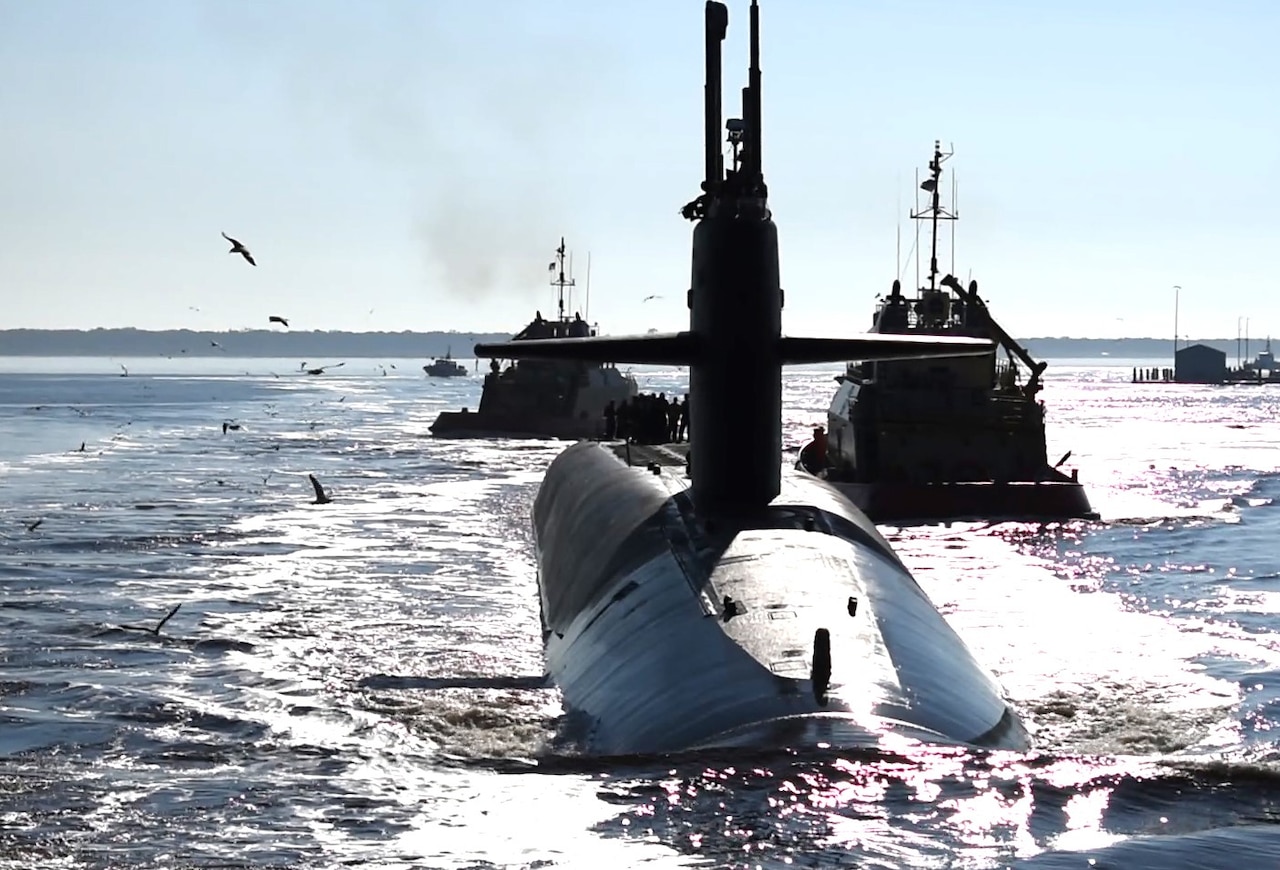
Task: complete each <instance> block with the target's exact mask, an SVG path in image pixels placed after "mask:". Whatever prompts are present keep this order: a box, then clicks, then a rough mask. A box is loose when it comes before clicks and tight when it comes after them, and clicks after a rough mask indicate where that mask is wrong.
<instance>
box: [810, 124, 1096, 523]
mask: <svg viewBox="0 0 1280 870" xmlns="http://www.w3.org/2000/svg"><path fill="white" fill-rule="evenodd" d="M950 156H951V154H950V153H946V154H944V153H943V152H942V146H941V143H938V142H935V143H934V152H933V159H932V160H931V161H930V162H929V170H930V174H929V177H928V178H926V179H925V180H924V182H923V183H921V185H920V188H921V189H922V190H924V191H926V192H927V193H928V194H929V197H928V201H929V206H928V207H927V208H924V209H921V210H920V211H919V212H912V214H911V217H912V218H913V219H915V220H925V221H928V222H929V223H930V225H931V228H932V236H933V239H932V251H931V255H930V259H929V277H928V283H927V284H926V285H925V286H922V287H920V288H919V290H918V291H917V293H916V294H915V295H914V296H909V295H907V294H905V293H904V292H903V291H902V284H901V282H900V281H896V280H895V281H894V282H893V287H892V290H891V291H890V293H889V295H888V297H887V298H884V299H882V300H880V303H879V305H878V306H877V307H876V311H875V314H874V316H873V318H872V327H871V331H872V332H874V333H882V334H883V333H891V334H900V335H938V336H945V335H953V336H973V337H981V338H987V339H990V340H991V341H993V342H995V344H996V349H995V350H994V351H993V352H992V353H990V354H984V355H981V356H970V357H937V358H933V359H915V360H886V361H878V362H868V363H863V364H861V365H859V364H853V363H850V364H849V365H847V366H846V370H845V373H844V374H843V375H840V376H838V377H837V378H836V380H837V382H839V384H840V386H839V387H838V388H837V390H836V394H835V397H834V398H833V399H832V401H831V406H830V408H829V410H828V413H827V423H828V425H827V430H826V431H825V432H824V431H823V430H822V429H821V427H818V428H817V429H815V432H814V439H813V440H812V441H810V442H809V443H808V444H806V445H805V446H804V448H803V449H802V450H801V452H800V458H799V460H798V462H797V467H799V468H802V469H804V470H807V471H809V472H811V473H813V474H816V475H818V476H820V477H822V478H824V479H826V480H828V481H830V482H832V483H835V484H837V485H838V486H839V488H840V489H841V490H842V491H844V492H845V494H846V495H847V496H848V497H849V498H851V499H852V500H853V502H854V503H855V504H857V505H858V507H859V508H861V509H862V510H863V511H864V512H865V513H866V514H867V516H868V517H869V518H870V519H871V520H872V521H873V522H876V523H908V522H942V521H949V520H959V519H993V520H994V519H1014V520H1018V519H1022V520H1054V519H1070V518H1076V517H1083V518H1090V519H1093V518H1096V517H1097V514H1096V513H1095V512H1094V511H1093V509H1092V507H1091V506H1090V504H1089V498H1088V496H1087V495H1086V493H1085V491H1084V487H1083V486H1082V485H1081V484H1080V482H1079V479H1078V475H1077V473H1076V472H1075V471H1074V470H1073V471H1072V472H1071V473H1070V474H1067V473H1066V472H1064V471H1063V470H1061V466H1062V465H1063V463H1065V462H1066V460H1067V459H1068V458H1069V457H1070V455H1071V454H1070V451H1068V452H1067V454H1066V455H1065V456H1063V457H1062V459H1060V460H1058V462H1057V463H1056V464H1054V465H1050V464H1049V462H1048V457H1047V452H1046V451H1047V448H1046V446H1045V408H1044V402H1043V401H1040V400H1039V399H1038V398H1037V394H1038V393H1039V392H1040V390H1041V389H1042V387H1043V384H1042V383H1041V376H1042V375H1043V374H1044V370H1045V367H1046V365H1047V364H1046V363H1044V362H1039V361H1036V360H1034V359H1032V357H1031V355H1030V354H1029V353H1028V352H1027V350H1026V348H1024V347H1022V345H1020V344H1019V343H1018V342H1017V341H1016V340H1014V339H1013V338H1012V337H1011V336H1010V335H1009V334H1008V333H1007V332H1005V330H1004V329H1002V328H1001V326H1000V324H999V323H997V322H996V320H995V318H994V317H993V316H992V315H991V312H990V310H989V309H988V308H987V305H986V302H984V301H983V299H982V298H981V297H980V296H979V295H978V282H976V281H970V282H969V286H968V287H967V288H966V287H963V286H961V284H960V282H959V281H958V280H956V278H955V277H954V276H952V275H946V276H943V277H939V271H938V222H939V221H940V220H951V221H954V220H955V219H956V215H955V213H954V211H953V210H949V209H947V208H944V207H943V206H942V204H941V199H940V188H941V183H940V182H941V176H942V164H943V162H944V161H945V160H946V159H947V158H948V157H950ZM1001 356H1003V357H1004V359H1000V357H1001Z"/></svg>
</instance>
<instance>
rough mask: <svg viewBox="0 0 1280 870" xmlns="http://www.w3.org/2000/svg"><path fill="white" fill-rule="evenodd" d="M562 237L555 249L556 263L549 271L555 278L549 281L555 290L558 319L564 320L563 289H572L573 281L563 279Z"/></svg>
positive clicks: (563, 251)
mask: <svg viewBox="0 0 1280 870" xmlns="http://www.w3.org/2000/svg"><path fill="white" fill-rule="evenodd" d="M564 253H565V250H564V236H561V237H560V247H558V248H556V261H555V262H554V263H552V264H551V269H552V271H553V272H555V273H556V277H554V278H552V279H551V286H552V287H555V288H556V291H557V298H556V310H557V312H558V313H559V319H560V320H562V321H563V320H564V319H565V318H564V291H565V288H566V287H568V288H572V287H573V286H574V280H573V279H572V278H565V276H564Z"/></svg>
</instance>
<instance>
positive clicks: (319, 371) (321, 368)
mask: <svg viewBox="0 0 1280 870" xmlns="http://www.w3.org/2000/svg"><path fill="white" fill-rule="evenodd" d="M303 365H304V366H305V363H304V364H303ZM345 365H346V363H345V362H340V363H330V364H329V365H327V366H316V367H314V368H309V369H308V368H304V369H303V371H305V372H306V373H307V374H309V375H322V374H324V370H325V369H340V368H342V367H343V366H345Z"/></svg>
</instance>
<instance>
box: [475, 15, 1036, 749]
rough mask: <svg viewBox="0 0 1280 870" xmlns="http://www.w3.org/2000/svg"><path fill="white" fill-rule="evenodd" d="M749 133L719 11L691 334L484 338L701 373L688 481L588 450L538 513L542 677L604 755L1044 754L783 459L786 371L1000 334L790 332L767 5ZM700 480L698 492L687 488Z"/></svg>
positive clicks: (850, 512) (849, 520) (712, 31)
mask: <svg viewBox="0 0 1280 870" xmlns="http://www.w3.org/2000/svg"><path fill="white" fill-rule="evenodd" d="M750 22H751V24H750V68H749V73H748V84H747V87H746V88H745V89H744V93H743V117H742V118H741V119H731V120H729V122H728V123H727V124H726V125H725V126H726V127H727V128H728V131H729V143H730V145H731V148H732V159H731V162H730V165H729V166H728V167H726V166H725V160H724V156H723V155H722V149H721V146H720V141H719V137H720V130H721V106H720V92H721V84H720V49H721V43H722V42H723V40H724V37H725V33H726V29H727V26H728V9H727V7H726V6H725V5H724V4H723V3H719V2H715V0H709V2H707V4H706V12H705V27H706V59H707V65H706V69H707V75H706V90H705V121H706V138H705V154H704V157H705V178H704V181H703V183H702V193H701V194H700V195H699V196H698V197H697V198H696V199H695V200H693V201H692V202H690V203H689V204H688V205H686V206H685V208H684V215H685V217H686V218H688V219H690V220H693V221H696V225H695V227H694V231H693V246H692V247H693V262H692V284H691V288H692V289H690V290H689V294H688V307H689V310H690V317H689V329H688V330H686V331H684V332H680V333H674V334H668V335H646V336H634V337H603V336H602V337H591V338H570V339H548V340H531V341H521V342H509V343H498V344H482V345H477V347H476V353H477V355H479V356H486V357H499V358H555V359H581V360H600V361H614V362H629V363H668V364H678V365H687V366H689V370H690V388H689V405H690V412H691V421H690V455H689V463H688V468H687V469H686V468H684V467H678V468H676V467H663V466H660V465H657V464H649V465H647V466H644V467H635V466H631V465H630V464H629V463H628V461H627V459H626V457H627V456H628V455H629V454H628V453H627V452H626V450H625V448H618V447H614V446H609V445H605V444H600V443H596V442H585V441H584V442H580V443H578V444H576V445H574V446H572V447H570V448H568V449H567V450H565V451H564V452H563V453H561V454H560V455H559V456H558V457H557V458H556V459H555V460H554V461H553V462H552V463H551V465H550V466H549V468H548V469H547V472H546V476H545V478H544V480H543V483H542V486H541V488H540V489H539V491H538V495H537V497H536V499H535V502H534V507H533V525H534V532H535V538H536V544H537V549H538V569H539V577H538V581H539V583H538V585H539V595H540V599H541V611H542V627H543V640H544V646H545V654H546V662H547V670H548V674H549V675H550V676H551V678H552V679H553V680H554V681H555V683H556V684H557V686H558V687H559V688H560V690H561V692H562V694H563V697H564V701H565V705H566V707H567V708H568V709H569V710H570V711H571V712H573V713H574V714H576V715H575V717H574V718H575V720H577V721H580V722H584V723H585V724H586V731H585V733H584V734H583V735H582V737H581V742H582V744H583V748H584V749H585V750H587V751H589V752H592V753H596V754H629V753H647V752H666V751H678V750H685V749H693V748H701V747H712V746H717V747H719V746H779V745H797V744H807V743H816V742H823V743H828V744H831V745H838V746H850V745H875V744H876V743H877V742H878V741H879V740H880V739H881V738H882V737H883V736H885V735H887V734H898V735H907V736H911V737H916V738H919V739H925V740H931V741H944V742H957V743H968V744H975V745H983V746H992V747H1006V748H1019V747H1024V746H1026V745H1027V744H1028V737H1027V734H1026V731H1025V729H1024V727H1023V725H1022V722H1021V721H1020V719H1019V718H1018V716H1017V714H1016V712H1015V711H1014V710H1013V709H1012V708H1011V707H1010V706H1009V704H1008V703H1007V702H1006V700H1005V699H1004V697H1003V693H1002V691H1001V689H1000V687H999V685H998V684H997V682H996V680H995V679H994V677H993V676H992V675H991V674H990V673H989V672H987V671H986V670H984V669H983V668H982V667H981V666H980V665H979V664H978V662H977V661H976V660H975V659H974V657H973V655H972V654H971V653H970V651H969V650H968V648H967V647H966V646H965V644H964V642H963V641H962V640H961V639H960V638H959V636H958V635H956V633H955V632H954V631H953V630H952V628H951V627H950V626H949V625H948V624H947V622H946V620H945V619H943V617H942V616H941V615H940V614H939V613H938V611H937V609H936V608H935V607H934V606H933V604H932V603H931V602H930V601H929V598H928V596H927V595H926V594H925V593H924V592H923V590H922V589H921V588H920V587H919V586H918V585H917V583H916V582H915V580H914V578H912V576H911V574H910V573H909V572H908V571H907V569H906V568H905V566H904V565H903V564H902V562H901V561H900V560H899V559H898V557H897V556H896V554H895V553H894V552H893V550H892V548H891V547H890V546H889V544H888V542H887V541H886V540H885V539H884V538H883V537H882V536H881V535H880V534H879V533H878V532H877V531H876V529H875V527H874V525H873V524H872V523H871V522H870V521H869V520H868V519H867V518H866V516H864V515H863V514H862V513H861V512H860V511H859V510H858V509H857V508H856V507H855V506H854V505H853V504H852V503H851V502H850V501H849V500H848V499H847V498H846V497H845V496H843V495H841V493H840V492H839V491H837V490H836V489H834V488H833V487H831V486H830V485H828V484H826V483H825V482H824V481H821V480H818V479H816V478H814V477H812V476H810V475H808V474H805V473H803V472H800V471H795V470H792V469H786V470H784V468H783V465H782V445H781V419H782V414H781V412H782V367H783V366H784V365H786V364H790V363H812V362H841V361H844V360H847V359H877V360H879V359H899V358H912V357H925V356H949V357H954V356H956V355H964V354H983V353H990V352H991V349H992V347H993V345H992V344H991V342H989V341H986V340H983V339H973V338H950V339H947V338H937V337H933V336H897V335H892V336H891V335H864V336H858V337H854V338H846V339H828V338H794V337H784V336H783V335H782V329H781V315H782V308H783V303H784V299H783V292H782V289H781V283H780V269H779V262H778V236H777V228H776V225H775V224H774V222H773V218H772V214H771V212H770V210H769V207H768V191H767V187H766V185H765V182H764V175H763V167H762V164H761V142H762V136H761V126H762V125H761V121H762V111H761V71H760V63H759V50H760V41H759V7H758V2H757V0H752V3H751V19H750ZM686 474H687V477H686Z"/></svg>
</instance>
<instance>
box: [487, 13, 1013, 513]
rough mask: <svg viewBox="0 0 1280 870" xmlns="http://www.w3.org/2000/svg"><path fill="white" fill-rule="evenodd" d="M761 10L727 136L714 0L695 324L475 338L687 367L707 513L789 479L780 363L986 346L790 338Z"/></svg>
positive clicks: (516, 348) (696, 203)
mask: <svg viewBox="0 0 1280 870" xmlns="http://www.w3.org/2000/svg"><path fill="white" fill-rule="evenodd" d="M759 15H760V11H759V3H758V0H752V2H751V31H750V67H749V71H748V81H747V86H746V88H744V89H743V101H742V108H743V112H742V117H741V118H734V119H730V120H729V121H728V122H727V124H725V127H726V129H727V132H728V141H729V145H730V147H731V151H732V163H731V165H730V166H729V167H728V168H726V167H725V165H724V154H723V148H722V145H721V140H720V135H721V123H722V117H721V115H722V112H721V45H722V43H723V41H724V38H725V34H726V32H727V29H728V21H729V11H728V8H727V7H726V6H725V4H723V3H720V2H716V0H708V2H707V4H706V13H705V21H706V83H705V94H704V97H705V142H704V147H705V154H704V157H705V177H704V179H703V182H702V193H701V195H700V196H698V197H697V198H696V199H694V200H693V201H692V202H690V203H689V204H687V205H686V206H685V207H684V208H683V209H682V214H683V215H684V216H685V217H686V218H687V219H689V220H693V221H696V222H697V223H696V226H695V227H694V231H693V263H692V281H691V284H690V289H689V293H688V306H689V329H688V330H687V331H685V332H679V333H671V334H666V335H641V336H616V337H611V336H599V337H591V338H565V339H544V340H526V341H520V342H503V343H494V344H479V345H477V346H476V349H475V353H476V355H477V356H479V357H499V358H507V359H529V358H544V359H589V360H595V361H598V362H614V363H635V364H669V365H687V366H689V404H690V415H691V419H690V428H689V432H690V469H689V471H690V477H691V478H692V486H691V489H692V493H693V501H694V504H695V506H696V509H697V510H698V512H699V513H704V514H705V513H717V514H721V513H734V514H749V513H753V512H757V511H761V510H763V509H764V508H766V507H767V506H768V505H769V503H770V502H772V501H773V499H774V498H776V497H777V496H778V494H779V492H780V489H781V478H782V432H781V428H782V426H781V423H782V366H783V365H785V364H788V363H820V362H843V361H846V360H849V359H862V360H866V359H891V358H910V357H927V356H957V355H964V354H966V353H974V354H980V353H987V352H990V351H991V349H992V347H993V345H992V344H991V342H989V341H985V340H982V339H967V338H939V337H936V336H901V335H890V336H887V335H865V336H861V337H857V338H845V339H838V338H787V337H783V335H782V307H783V291H782V287H781V281H780V268H779V262H778V231H777V227H776V225H775V224H774V222H773V218H772V215H771V213H770V211H769V207H768V191H767V188H766V185H765V182H764V173H763V165H762V162H761V154H762V149H761V145H762V126H763V124H762V120H763V113H762V110H761V86H760V76H761V72H760V18H759Z"/></svg>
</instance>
